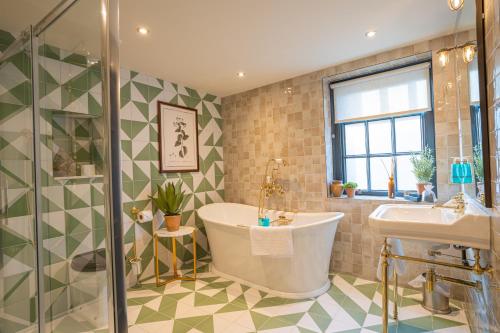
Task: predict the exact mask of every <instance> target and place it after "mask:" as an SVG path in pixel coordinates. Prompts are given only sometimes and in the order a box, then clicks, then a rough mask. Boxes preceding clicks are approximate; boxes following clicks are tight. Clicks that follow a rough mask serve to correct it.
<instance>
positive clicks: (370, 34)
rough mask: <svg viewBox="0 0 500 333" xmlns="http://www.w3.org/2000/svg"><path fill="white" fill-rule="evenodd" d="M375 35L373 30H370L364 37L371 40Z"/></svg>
mask: <svg viewBox="0 0 500 333" xmlns="http://www.w3.org/2000/svg"><path fill="white" fill-rule="evenodd" d="M376 34H377V32H376V31H375V30H370V31H367V32H366V33H365V36H366V37H368V38H373V37H375V35H376Z"/></svg>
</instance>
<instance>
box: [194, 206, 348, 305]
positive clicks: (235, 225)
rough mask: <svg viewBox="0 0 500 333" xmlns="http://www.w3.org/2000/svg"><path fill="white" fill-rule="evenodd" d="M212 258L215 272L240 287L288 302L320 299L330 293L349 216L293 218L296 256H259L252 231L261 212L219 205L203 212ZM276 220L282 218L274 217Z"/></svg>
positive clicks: (300, 215)
mask: <svg viewBox="0 0 500 333" xmlns="http://www.w3.org/2000/svg"><path fill="white" fill-rule="evenodd" d="M198 215H199V217H200V218H201V219H202V220H203V222H204V224H205V227H206V230H207V234H208V242H209V245H210V250H211V254H212V260H213V262H212V270H213V271H214V272H215V273H217V274H219V275H221V276H222V277H226V278H229V279H232V280H234V281H236V282H239V283H242V284H246V285H249V286H251V287H255V288H258V289H261V290H263V291H267V292H270V293H272V294H275V295H277V296H281V297H287V298H307V297H316V296H318V295H321V294H323V293H324V292H326V291H327V290H328V289H329V287H330V280H329V278H328V269H329V265H330V256H331V253H332V247H333V240H334V237H335V231H336V230H337V224H338V222H339V221H340V219H341V218H342V217H343V216H344V213H338V212H329V213H297V214H293V213H287V214H285V215H286V216H287V217H292V218H293V223H292V226H293V231H292V235H293V247H294V251H293V253H294V254H293V256H291V257H272V256H253V255H252V254H251V248H250V231H249V228H248V227H249V226H251V225H256V224H257V207H253V206H247V205H242V204H234V203H214V204H209V205H206V206H203V207H201V208H200V209H198ZM268 216H269V217H270V218H271V220H274V219H275V218H277V216H278V212H275V211H269V212H268Z"/></svg>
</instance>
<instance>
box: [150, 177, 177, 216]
mask: <svg viewBox="0 0 500 333" xmlns="http://www.w3.org/2000/svg"><path fill="white" fill-rule="evenodd" d="M157 186H158V193H157V197H156V198H155V197H153V196H149V198H151V200H153V202H154V204H155V206H156V208H158V209H159V210H161V211H162V212H163V214H165V216H173V215H179V214H180V212H181V206H182V202H183V201H184V197H185V195H184V192H185V191H181V187H182V181H181V180H179V181H178V182H177V183H176V184H175V185H174V183H173V182H168V183H167V184H166V185H165V187H164V188H163V187H161V186H160V185H157Z"/></svg>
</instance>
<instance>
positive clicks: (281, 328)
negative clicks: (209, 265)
mask: <svg viewBox="0 0 500 333" xmlns="http://www.w3.org/2000/svg"><path fill="white" fill-rule="evenodd" d="M151 282H152V281H151ZM399 294H400V295H401V296H400V298H399V303H400V308H399V310H400V311H399V313H400V320H399V322H398V323H396V322H393V321H391V330H390V331H391V332H405V333H406V332H442V333H455V332H457V333H458V332H470V330H469V328H468V325H467V319H466V317H465V312H464V311H463V310H461V309H460V308H459V305H460V304H459V303H453V304H454V311H453V312H452V313H451V314H450V315H432V314H431V313H430V312H428V311H426V310H425V309H423V308H422V307H421V306H420V304H419V302H418V300H419V297H420V293H419V292H418V291H414V290H410V289H405V288H400V289H399ZM128 305H129V307H128V320H129V324H130V328H129V332H132V333H134V332H145V333H149V332H150V333H153V332H154V333H157V332H180V333H185V332H203V333H208V332H210V333H211V332H231V333H233V332H234V333H238V332H380V331H381V325H380V323H381V307H380V305H381V294H380V283H378V282H373V281H367V280H363V279H358V278H356V277H353V276H349V275H344V274H337V275H332V286H331V288H330V290H329V291H328V292H327V293H325V294H324V295H322V296H320V297H317V298H308V299H303V300H291V299H285V298H281V297H275V296H272V295H270V294H267V293H264V292H262V291H259V290H257V289H254V288H250V287H248V286H245V285H242V284H239V283H236V282H234V281H230V280H227V279H224V278H221V277H219V276H217V275H215V274H213V273H211V272H206V273H201V274H199V275H198V280H197V281H195V282H174V283H171V284H168V285H166V286H162V287H156V285H155V284H154V283H145V284H144V285H143V286H142V288H140V289H131V290H129V292H128ZM391 308H392V307H391Z"/></svg>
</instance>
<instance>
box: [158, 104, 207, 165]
mask: <svg viewBox="0 0 500 333" xmlns="http://www.w3.org/2000/svg"><path fill="white" fill-rule="evenodd" d="M158 152H159V164H160V165H159V172H160V173H169V172H173V173H177V172H197V171H199V169H200V165H199V160H198V155H199V145H198V110H196V109H192V108H188V107H185V106H180V105H175V104H171V103H167V102H162V101H158Z"/></svg>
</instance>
